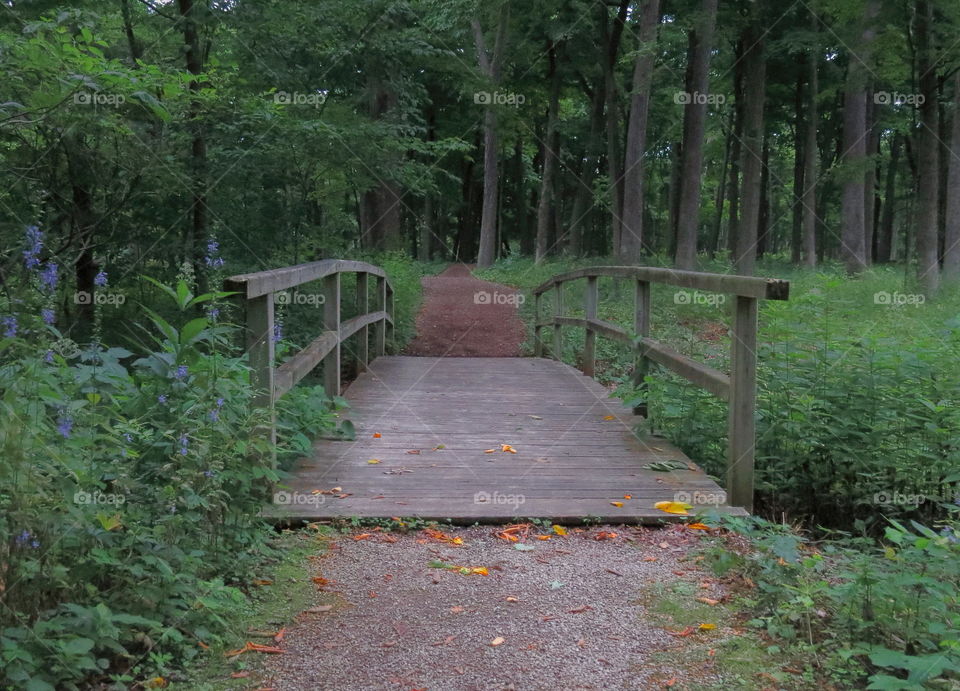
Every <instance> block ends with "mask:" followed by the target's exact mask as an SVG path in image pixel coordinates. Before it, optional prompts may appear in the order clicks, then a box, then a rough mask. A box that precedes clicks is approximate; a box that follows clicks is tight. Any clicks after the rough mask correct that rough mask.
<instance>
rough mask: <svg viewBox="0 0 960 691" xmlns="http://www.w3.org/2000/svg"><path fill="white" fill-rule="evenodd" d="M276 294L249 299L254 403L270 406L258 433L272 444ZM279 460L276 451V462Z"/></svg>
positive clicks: (249, 347)
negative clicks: (274, 305) (254, 390)
mask: <svg viewBox="0 0 960 691" xmlns="http://www.w3.org/2000/svg"><path fill="white" fill-rule="evenodd" d="M273 317H274V315H273V295H263V296H261V297H258V298H255V299H253V300H249V301H247V351H248V353H249V358H250V383H251V385H252V386H253V388H254V389H256V391H257V393H256V394H255V395H254V398H253V401H252V403H253V405H254V406H257V407H259V408H266V409H267V422H266V425H265V427H263V428H258V429H257V430H255V432H254V434H255V435H257V436H259V437H260V438H261V439H262V438H264V437H265V438H266V439H267V440H268V441H269V442H270V444H271V446H275V445H276V443H277V424H276V410H275V408H274V402H275V400H276V398H275V394H274V391H275V380H274V359H275V358H276V352H275V349H274V345H275V344H274V338H273V323H274V322H273ZM275 461H276V457H275V454H274V455H273V458H272V462H275Z"/></svg>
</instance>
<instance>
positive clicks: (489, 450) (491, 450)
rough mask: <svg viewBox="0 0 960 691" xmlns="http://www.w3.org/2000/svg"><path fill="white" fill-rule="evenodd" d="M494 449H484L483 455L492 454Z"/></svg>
mask: <svg viewBox="0 0 960 691" xmlns="http://www.w3.org/2000/svg"><path fill="white" fill-rule="evenodd" d="M494 451H496V449H486V450H485V451H484V453H493V452H494Z"/></svg>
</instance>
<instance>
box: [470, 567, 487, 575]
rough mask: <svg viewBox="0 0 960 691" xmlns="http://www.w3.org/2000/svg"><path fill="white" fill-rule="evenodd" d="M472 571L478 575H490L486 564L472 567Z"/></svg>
mask: <svg viewBox="0 0 960 691" xmlns="http://www.w3.org/2000/svg"><path fill="white" fill-rule="evenodd" d="M470 573H475V574H477V575H478V576H489V575H490V572H489V571H488V570H487V567H486V566H475V567H473V568H472V569H470Z"/></svg>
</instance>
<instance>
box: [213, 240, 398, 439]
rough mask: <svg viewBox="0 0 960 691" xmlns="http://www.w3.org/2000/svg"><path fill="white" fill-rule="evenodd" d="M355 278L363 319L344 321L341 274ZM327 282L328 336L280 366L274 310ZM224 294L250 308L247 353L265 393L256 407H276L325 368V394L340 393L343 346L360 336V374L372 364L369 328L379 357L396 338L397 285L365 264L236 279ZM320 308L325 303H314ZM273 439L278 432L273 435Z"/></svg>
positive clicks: (339, 263) (336, 263)
mask: <svg viewBox="0 0 960 691" xmlns="http://www.w3.org/2000/svg"><path fill="white" fill-rule="evenodd" d="M344 273H355V274H356V275H357V282H356V308H357V312H358V315H357V316H356V317H353V318H351V319H347V320H346V321H341V320H340V308H341V281H340V275H341V274H344ZM370 276H373V277H375V279H376V286H375V289H374V293H373V309H372V311H371V309H370V290H369V284H370ZM321 279H322V280H323V288H322V293H320V294H321V295H322V296H323V300H322V307H323V318H322V328H323V331H322V332H321V333H320V335H319V336H318V337H317V338H315V339H314V340H313V341H312V342H311V343H310V344H309V345H308V346H307V347H305V348H304V349H303V350H301V351H300V352H298V353H297V354H296V355H294V356H293V357H291V358H290V359H288V360H287V361H286V362H284V363H283V364H282V365H280V366H279V367H276V366H275V359H276V353H275V350H274V343H275V339H274V307H275V305H276V304H278V303H283V302H286V301H292V300H295V299H296V298H295V295H294V296H291V294H290V293H288V292H287V291H290V290H292V289H294V288H296V287H297V286H300V285H303V284H304V283H309V282H311V281H317V280H321ZM225 289H226V290H228V291H235V292H237V293H238V294H239V298H240V300H241V301H242V302H243V303H244V304H245V307H246V310H245V311H246V332H247V339H246V340H247V343H246V345H247V351H248V353H249V357H250V367H251V370H252V375H251V378H252V383H253V385H254V387H255V388H256V389H257V390H258V391H259V392H260V394H259V395H258V397H257V398H256V399H255V401H254V404H255V405H258V406H262V407H268V408H272V407H273V403H274V402H275V401H276V400H277V399H278V398H280V396H282V395H283V394H284V393H286V392H287V391H289V390H290V389H292V388H293V386H294V385H295V384H296V383H297V382H298V381H300V380H301V379H303V378H304V377H305V376H306V375H307V374H309V373H310V371H311V370H313V368H315V367H316V366H317V365H319V364H320V363H321V362H322V363H323V380H324V389H325V390H326V392H327V395H329V396H338V395H339V394H340V384H341V382H340V359H341V358H340V354H341V353H340V350H341V344H342V343H343V342H344V341H346V340H347V339H348V338H350V337H351V336H353V335H355V334H357V335H358V338H357V350H356V352H357V364H358V366H359V368H360V369H361V370H363V369H365V368H366V367H367V365H368V363H369V362H370V350H369V349H370V328H371V327H372V328H373V349H374V357H377V356H379V355H383V354H384V353H385V351H386V342H387V339H388V338H390V337H392V328H393V286H392V285H391V284H390V280H389V279H388V278H387V274H386V273H385V272H384V270H383V269H381V268H379V267H377V266H373V265H372V264H367V263H365V262H355V261H346V260H340V259H328V260H325V261H319V262H311V263H309V264H300V265H298V266H289V267H286V268H283V269H275V270H272V271H259V272H257V273H252V274H242V275H239V276H231V277H230V278H228V279H227V280H226V283H225ZM313 302H315V303H320V302H321V301H319V300H315V301H313ZM270 435H271V438H274V435H275V433H274V431H273V430H272V429H271V431H270Z"/></svg>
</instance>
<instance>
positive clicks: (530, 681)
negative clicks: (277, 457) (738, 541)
mask: <svg viewBox="0 0 960 691" xmlns="http://www.w3.org/2000/svg"><path fill="white" fill-rule="evenodd" d="M501 529H502V526H501V527H495V526H473V527H470V528H448V529H446V531H445V532H444V533H440V535H439V536H438V535H437V534H436V533H434V534H432V535H431V534H430V533H428V532H426V531H424V532H413V533H408V534H395V533H385V532H378V531H377V530H370V529H358V530H355V531H353V532H352V533H348V534H342V535H339V536H337V537H336V538H331V539H332V540H333V542H332V544H330V548H329V549H328V550H326V552H324V553H323V555H322V556H318V557H314V558H312V559H311V560H310V564H311V569H310V570H309V571H308V573H305V574H304V578H317V577H319V578H322V579H326V580H325V581H321V582H320V587H319V589H318V592H317V605H318V606H317V607H311V608H309V609H308V610H306V611H305V612H304V613H302V614H300V615H299V616H298V617H296V620H295V621H294V622H292V623H289V624H287V625H286V631H285V635H284V638H283V643H282V647H283V649H284V653H283V654H279V655H269V656H263V657H262V658H261V661H262V663H263V665H264V667H263V668H262V669H261V671H260V673H259V674H258V678H257V683H260V684H262V686H261V688H270V689H275V690H276V691H307V690H308V689H309V690H323V689H331V690H332V689H336V690H337V691H348V690H353V689H363V690H364V691H377V690H384V691H387V690H389V691H401V690H403V691H411V690H413V689H420V690H425V691H452V690H457V691H474V690H475V691H488V690H508V689H514V690H515V689H524V690H527V689H532V690H534V691H538V690H541V689H542V690H544V691H557V690H558V689H563V690H564V691H566V690H568V689H649V688H662V687H663V686H664V683H665V682H667V680H670V679H672V678H678V679H677V680H678V681H681V682H682V681H685V676H686V674H685V670H683V669H680V670H678V669H672V668H670V666H669V665H668V664H665V663H664V661H663V659H662V656H657V655H656V653H658V652H661V651H665V650H670V649H678V648H680V647H683V648H682V649H684V650H686V646H689V645H690V643H691V642H692V641H693V638H697V640H698V641H701V640H702V641H703V642H704V643H705V642H706V641H707V640H711V641H717V640H719V638H720V637H724V636H727V635H731V632H730V631H725V630H724V629H725V628H726V627H725V626H721V627H720V629H718V630H716V631H710V632H708V633H700V634H698V635H697V636H694V637H693V638H684V637H680V638H678V637H676V635H671V633H670V632H669V631H668V630H666V629H665V628H663V624H662V623H661V624H660V625H659V626H658V625H657V622H656V621H653V619H655V618H653V617H651V616H650V615H649V613H648V612H647V610H646V609H645V607H644V605H643V603H644V602H645V601H646V600H647V599H648V598H649V595H650V588H651V587H652V586H655V585H656V584H657V583H667V582H670V583H676V582H679V581H687V582H688V583H689V589H690V590H691V592H692V593H693V594H691V595H690V598H691V602H692V601H693V598H694V597H695V596H698V595H699V596H709V597H713V598H722V597H723V588H724V586H723V585H722V584H720V583H718V582H717V581H716V580H715V579H712V578H710V577H709V576H708V575H707V574H705V573H704V572H703V571H702V570H701V569H700V568H699V567H698V565H697V563H696V562H695V561H694V559H693V558H692V557H691V554H690V550H691V547H692V546H694V545H695V544H696V543H697V541H698V540H699V536H698V535H696V534H694V531H691V530H689V529H686V528H684V527H682V526H673V527H668V528H663V529H644V528H637V527H624V526H596V527H593V528H587V529H575V528H571V529H569V532H568V534H567V535H565V536H560V535H554V534H551V533H547V534H550V535H551V537H550V538H549V539H547V540H539V539H536V537H535V535H533V534H530V535H528V536H526V537H525V539H523V540H522V541H520V542H517V543H513V542H509V541H506V540H504V539H502V538H500V537H497V536H496V535H495V532H496V531H498V530H501ZM602 533H606V535H603V534H602ZM610 533H614V535H612V536H611V535H610ZM454 538H460V539H461V540H462V544H453V543H452V542H450V540H452V539H454ZM518 544H519V545H521V548H520V549H518V548H517V545H518ZM431 562H433V563H432V564H431ZM438 562H442V564H440V563H438ZM444 565H446V566H458V567H468V568H471V569H472V568H479V567H483V568H486V570H487V572H488V573H487V575H484V574H477V573H470V574H463V573H460V572H457V571H455V570H452V569H449V568H444ZM658 658H659V659H658ZM685 658H689V660H687V659H685V660H684V662H685V663H686V662H690V663H695V664H696V665H697V667H698V668H699V669H698V673H697V681H698V683H703V684H705V687H706V688H710V687H711V686H713V685H715V684H719V683H722V681H723V679H722V678H720V676H719V675H718V674H717V672H716V671H715V670H714V669H713V662H714V660H713V658H712V657H709V656H708V655H707V653H706V651H705V650H701V651H700V652H699V653H698V654H693V655H692V657H691V654H690V653H685ZM693 658H696V659H695V660H694V659H693ZM249 681H253V679H250V680H249ZM667 685H672V684H667ZM680 686H683V684H682V683H681V685H680ZM680 686H678V688H680ZM244 688H249V687H244Z"/></svg>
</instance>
